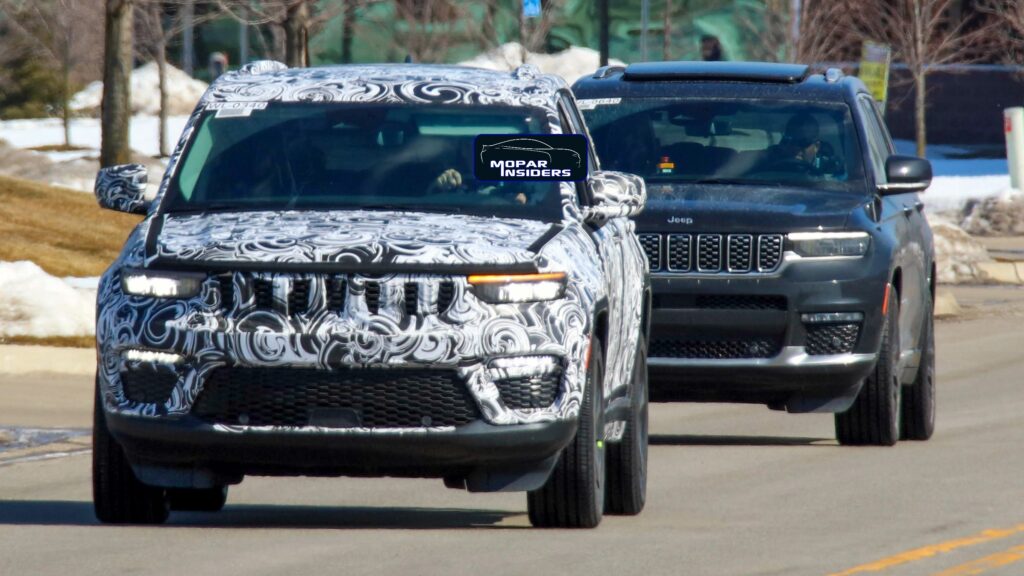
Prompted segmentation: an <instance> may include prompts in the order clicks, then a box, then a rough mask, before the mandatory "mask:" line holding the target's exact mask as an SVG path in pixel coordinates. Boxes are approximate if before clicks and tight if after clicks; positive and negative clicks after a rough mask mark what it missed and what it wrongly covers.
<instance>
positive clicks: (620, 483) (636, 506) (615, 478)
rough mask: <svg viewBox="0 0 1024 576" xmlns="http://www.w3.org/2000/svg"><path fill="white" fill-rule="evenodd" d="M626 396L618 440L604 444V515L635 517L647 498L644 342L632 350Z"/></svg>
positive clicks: (646, 403)
mask: <svg viewBox="0 0 1024 576" xmlns="http://www.w3.org/2000/svg"><path fill="white" fill-rule="evenodd" d="M630 386H631V389H630V395H631V400H632V405H631V407H630V410H629V420H627V421H626V431H625V433H624V434H623V436H622V440H621V441H620V442H616V443H614V444H608V448H607V455H606V458H607V465H608V487H607V488H606V489H605V501H604V508H605V512H607V513H608V514H618V515H623V516H635V515H637V514H639V513H640V512H642V511H643V509H644V504H645V503H646V501H647V431H648V426H647V425H648V421H647V407H648V400H647V343H646V342H645V341H644V339H643V337H641V339H640V343H639V345H638V346H637V349H636V361H635V362H634V364H633V381H632V383H631V385H630Z"/></svg>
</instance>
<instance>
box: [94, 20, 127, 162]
mask: <svg viewBox="0 0 1024 576" xmlns="http://www.w3.org/2000/svg"><path fill="white" fill-rule="evenodd" d="M105 26H106V34H105V37H104V55H103V105H102V114H101V116H102V119H101V130H102V144H101V146H100V166H103V167H107V166H114V165H117V164H127V163H129V162H130V161H131V147H130V145H129V141H128V134H129V125H130V123H131V117H132V107H131V74H132V0H107V7H106V23H105Z"/></svg>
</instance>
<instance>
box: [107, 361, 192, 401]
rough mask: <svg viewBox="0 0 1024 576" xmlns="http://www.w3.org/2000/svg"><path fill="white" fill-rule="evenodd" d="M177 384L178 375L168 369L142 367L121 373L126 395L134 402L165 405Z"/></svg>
mask: <svg viewBox="0 0 1024 576" xmlns="http://www.w3.org/2000/svg"><path fill="white" fill-rule="evenodd" d="M177 383H178V376H177V374H175V373H174V372H172V371H171V370H169V369H167V368H156V367H153V366H146V365H142V366H138V367H135V368H129V369H127V370H125V371H123V372H121V386H122V388H124V395H125V396H127V397H128V399H129V400H131V401H132V402H142V403H144V404H163V403H164V402H167V399H168V398H170V397H171V392H172V391H173V390H174V385H175V384H177Z"/></svg>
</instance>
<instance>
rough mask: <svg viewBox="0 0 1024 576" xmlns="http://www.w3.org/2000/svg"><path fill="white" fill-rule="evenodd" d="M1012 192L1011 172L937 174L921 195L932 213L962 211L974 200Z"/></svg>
mask: <svg viewBox="0 0 1024 576" xmlns="http://www.w3.org/2000/svg"><path fill="white" fill-rule="evenodd" d="M965 162H967V161H965ZM1012 192H1013V190H1012V189H1011V188H1010V175H1009V174H1000V175H991V176H937V177H935V178H933V179H932V185H931V186H930V187H929V188H928V190H927V191H925V193H924V195H922V196H921V199H922V200H923V201H924V205H925V207H926V208H927V210H928V212H929V213H931V214H937V213H952V212H955V213H960V212H963V210H964V208H965V207H966V206H967V205H968V204H970V203H972V202H976V201H979V200H984V199H985V198H993V197H999V196H1003V195H1005V194H1008V193H1012Z"/></svg>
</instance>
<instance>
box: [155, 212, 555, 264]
mask: <svg viewBox="0 0 1024 576" xmlns="http://www.w3.org/2000/svg"><path fill="white" fill-rule="evenodd" d="M158 218H160V220H158V221H157V225H158V226H155V227H154V229H153V230H151V234H150V242H149V245H150V249H149V250H148V257H149V261H150V262H152V261H154V260H155V261H157V262H163V263H174V264H185V265H205V266H207V267H218V266H221V265H223V267H249V268H266V267H268V266H267V265H275V266H284V267H288V266H305V267H309V266H310V265H314V266H315V267H323V268H331V269H338V270H340V271H349V270H351V271H374V270H379V271H381V272H386V271H401V270H413V269H419V270H424V271H434V270H436V271H443V270H446V269H457V268H460V267H464V266H485V267H486V266H493V267H500V268H502V269H505V268H509V267H512V268H517V267H523V268H529V269H534V268H535V267H536V264H535V263H534V259H535V257H536V253H535V252H534V250H531V248H533V244H534V243H539V241H540V240H541V239H542V238H543V237H544V235H545V233H547V232H548V230H549V229H551V227H552V225H551V224H549V223H545V222H539V221H533V220H515V219H502V218H486V217H479V216H461V215H449V214H427V213H422V212H378V211H363V210H358V211H286V212H220V213H216V212H215V213H204V214H164V215H162V216H159V217H158Z"/></svg>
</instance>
